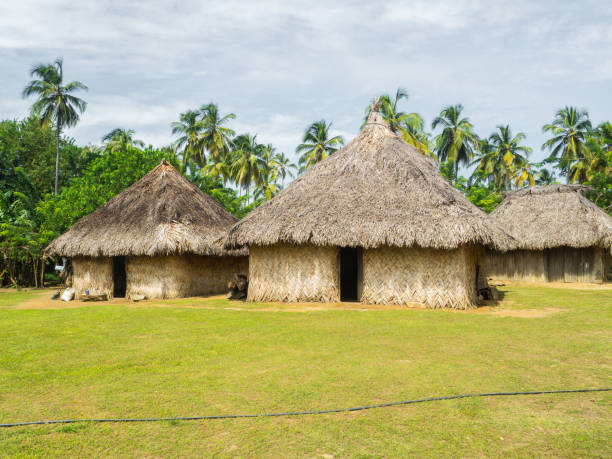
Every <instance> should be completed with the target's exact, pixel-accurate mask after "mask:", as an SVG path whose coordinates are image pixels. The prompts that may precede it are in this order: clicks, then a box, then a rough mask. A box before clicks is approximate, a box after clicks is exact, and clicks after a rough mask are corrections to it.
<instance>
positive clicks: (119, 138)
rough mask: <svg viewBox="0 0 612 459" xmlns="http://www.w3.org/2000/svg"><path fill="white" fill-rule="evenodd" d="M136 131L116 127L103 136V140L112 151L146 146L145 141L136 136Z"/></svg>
mask: <svg viewBox="0 0 612 459" xmlns="http://www.w3.org/2000/svg"><path fill="white" fill-rule="evenodd" d="M135 132H136V131H134V130H133V129H121V128H115V129H113V130H112V131H110V132H109V133H108V134H106V135H105V136H104V137H102V142H103V143H106V144H107V146H109V147H110V149H111V150H112V151H118V150H126V149H128V148H144V146H145V144H144V142H143V141H142V140H139V139H135V138H134V134H135Z"/></svg>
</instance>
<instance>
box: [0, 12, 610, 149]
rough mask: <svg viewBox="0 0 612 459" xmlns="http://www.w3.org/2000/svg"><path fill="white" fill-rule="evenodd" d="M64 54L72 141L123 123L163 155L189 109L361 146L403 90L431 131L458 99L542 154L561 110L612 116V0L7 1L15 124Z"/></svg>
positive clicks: (6, 52)
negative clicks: (50, 65)
mask: <svg viewBox="0 0 612 459" xmlns="http://www.w3.org/2000/svg"><path fill="white" fill-rule="evenodd" d="M128 3H129V4H130V6H126V4H128ZM58 56H62V57H63V58H64V72H65V76H66V78H67V80H68V81H70V80H79V81H82V82H84V83H85V84H87V85H88V86H89V92H88V93H86V94H84V95H83V97H84V98H85V99H86V100H87V101H88V103H89V105H88V108H87V111H86V113H85V114H84V115H83V117H82V121H81V122H80V124H79V125H78V126H77V127H76V128H73V129H71V130H70V131H68V135H70V136H73V137H75V138H76V140H77V142H78V143H80V144H86V143H90V142H91V143H100V137H101V136H102V135H104V134H105V133H106V132H108V131H109V130H110V129H112V128H115V127H123V128H131V129H134V130H136V137H137V138H140V139H143V140H144V141H145V142H147V143H152V144H153V145H156V146H162V145H164V144H167V143H169V142H171V141H172V140H173V137H172V135H171V132H170V123H171V122H172V121H175V120H177V119H178V116H179V113H181V112H183V111H185V110H187V109H190V108H197V107H199V106H200V105H202V104H204V103H207V102H209V101H214V102H216V103H217V104H218V105H219V107H220V109H221V111H222V112H224V113H227V112H233V113H236V115H237V119H236V120H235V121H234V122H233V125H232V127H233V128H234V129H235V130H236V131H237V133H243V132H250V133H257V134H258V139H259V140H260V142H263V143H272V144H274V145H275V146H276V147H277V150H279V151H284V152H286V153H288V154H290V155H291V156H292V157H295V154H294V150H295V147H296V145H297V144H298V143H299V141H300V137H301V135H302V133H303V131H304V129H305V128H306V127H307V125H308V124H309V123H311V122H312V121H314V120H317V119H321V118H324V119H326V120H327V121H333V123H334V124H333V125H334V128H335V131H336V133H340V134H342V135H343V136H345V139H346V140H350V139H351V138H352V137H354V136H355V135H356V134H357V132H358V130H359V126H360V124H361V121H362V118H363V113H364V108H365V106H366V105H367V104H368V102H369V101H370V100H371V99H372V98H373V97H374V96H375V95H377V94H380V93H382V92H395V90H396V88H397V87H403V88H406V89H407V90H408V92H409V94H410V99H409V100H408V102H407V103H405V104H404V105H403V107H402V108H403V109H404V110H405V111H416V112H418V113H420V114H421V115H422V116H423V117H424V118H425V121H426V123H427V124H428V127H429V126H430V123H431V120H432V119H433V117H434V116H436V114H437V113H439V111H440V109H441V108H442V107H443V106H444V105H449V104H455V103H462V104H463V105H464V106H465V115H466V116H468V117H469V118H470V120H471V121H472V123H473V124H474V125H475V128H476V132H477V133H478V134H479V135H481V136H486V135H489V134H490V133H491V132H492V131H493V130H494V129H495V126H496V125H498V124H502V123H503V124H506V123H510V125H511V127H512V129H513V130H514V131H515V132H516V131H523V132H524V133H525V134H526V135H527V144H528V145H529V146H531V147H533V148H534V153H533V156H532V159H533V160H539V159H542V158H543V157H544V153H542V152H541V151H540V145H541V144H542V142H543V141H544V136H543V135H542V134H541V127H542V125H543V124H544V123H547V122H550V121H551V120H552V118H553V116H554V113H555V111H556V110H557V109H559V108H561V107H562V106H564V105H576V106H578V107H580V108H584V109H587V110H588V111H589V114H590V115H591V119H592V120H593V122H594V123H599V122H601V121H603V120H609V119H612V113H611V112H612V1H610V0H592V1H563V0H551V1H520V0H513V1H507V0H506V1H499V2H498V1H492V0H473V1H467V0H466V1H461V0H448V1H435V0H426V1H403V2H402V1H384V2H376V1H371V0H370V1H344V2H341V1H329V0H327V1H322V2H319V1H315V0H308V1H305V2H290V1H281V0H278V1H259V2H256V1H244V2H234V1H228V0H224V1H215V2H205V1H189V0H183V1H161V0H159V1H156V0H149V1H132V2H125V1H122V2H119V1H101V0H98V1H86V0H71V1H66V0H53V1H49V0H47V1H44V0H38V1H36V0H18V1H14V0H2V1H1V2H0V78H1V85H0V118H2V119H4V118H19V117H22V116H24V115H26V113H27V111H28V107H29V105H30V104H31V102H32V101H31V100H25V101H24V100H22V99H21V90H22V89H23V86H24V85H25V84H26V82H27V81H28V79H29V74H28V72H29V70H30V68H31V67H32V64H34V63H37V62H50V61H52V60H53V59H54V58H56V57H58Z"/></svg>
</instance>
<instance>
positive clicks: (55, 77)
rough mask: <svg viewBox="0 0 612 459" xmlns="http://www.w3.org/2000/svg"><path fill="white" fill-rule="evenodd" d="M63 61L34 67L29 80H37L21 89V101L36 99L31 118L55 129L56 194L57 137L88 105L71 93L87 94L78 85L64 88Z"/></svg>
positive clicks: (57, 188) (82, 85)
mask: <svg viewBox="0 0 612 459" xmlns="http://www.w3.org/2000/svg"><path fill="white" fill-rule="evenodd" d="M63 65H64V60H63V59H62V58H61V57H58V58H57V59H55V61H54V62H53V63H51V64H37V65H35V66H34V67H33V68H32V70H31V71H30V76H32V77H36V79H34V80H32V81H30V82H29V83H28V84H27V85H26V87H25V88H24V89H23V92H22V96H23V97H24V98H26V97H29V96H31V95H36V96H37V97H38V98H37V100H36V102H34V104H33V105H32V107H31V111H32V114H33V115H34V116H36V117H37V118H38V119H39V120H40V122H41V123H42V124H44V125H47V126H48V125H49V124H51V123H52V124H53V125H55V136H56V155H55V194H58V192H59V174H60V172H59V158H60V136H61V133H62V130H63V129H65V128H69V127H72V126H74V125H76V124H77V123H78V121H79V114H82V113H83V112H84V111H85V109H86V108H87V102H85V101H84V100H83V99H80V98H78V97H76V96H74V95H72V93H74V92H75V91H79V90H83V91H87V89H88V88H87V86H85V85H84V84H83V83H81V82H80V81H71V82H70V83H67V84H64V69H63Z"/></svg>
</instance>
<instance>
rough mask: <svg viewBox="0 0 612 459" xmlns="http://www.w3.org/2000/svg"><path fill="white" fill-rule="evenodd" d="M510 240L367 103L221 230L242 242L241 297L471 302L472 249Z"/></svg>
mask: <svg viewBox="0 0 612 459" xmlns="http://www.w3.org/2000/svg"><path fill="white" fill-rule="evenodd" d="M511 241H512V240H511V238H509V237H508V236H507V235H506V234H505V233H504V232H503V231H501V230H499V229H498V228H497V227H495V225H494V224H492V223H491V222H490V221H489V220H488V218H487V216H486V215H485V214H484V213H483V212H482V211H480V210H479V209H478V208H476V207H475V206H474V205H472V204H471V203H470V202H469V201H468V200H467V199H466V198H465V197H464V196H463V195H462V194H461V193H460V192H459V191H458V190H457V189H455V188H454V187H453V186H452V185H451V184H450V183H449V182H448V181H447V180H446V179H444V178H443V177H442V176H441V175H440V174H439V172H438V170H437V168H436V166H435V165H434V164H433V163H432V161H431V160H430V159H428V158H426V157H425V156H423V155H422V154H420V153H419V152H418V151H417V150H416V149H415V148H413V147H412V146H411V145H408V144H407V143H405V142H404V141H403V140H402V139H401V138H400V137H399V136H397V135H396V134H394V133H393V132H392V131H391V130H390V129H389V127H388V126H387V124H386V122H385V121H384V119H383V118H382V116H381V115H380V113H378V111H377V110H376V108H375V107H373V110H372V112H371V114H370V116H369V119H368V121H367V123H366V125H365V127H364V128H363V130H362V131H361V133H360V134H359V135H358V136H357V137H356V138H355V139H354V140H353V141H352V142H351V143H349V144H348V145H347V146H345V147H344V148H342V149H341V150H339V151H338V152H336V153H335V154H334V155H332V156H330V157H328V158H326V159H324V160H323V161H321V162H320V163H318V164H316V165H314V166H312V167H311V168H309V169H308V171H306V173H305V174H304V175H302V176H301V177H299V178H298V179H296V180H295V181H294V182H293V183H292V184H291V185H290V186H289V187H288V188H287V189H286V190H284V191H282V192H281V193H279V194H278V195H277V196H275V197H274V198H273V199H271V200H270V201H268V202H266V203H265V204H263V205H262V206H260V207H259V208H257V209H256V210H254V211H253V212H251V213H250V214H249V215H248V216H247V217H246V218H245V219H243V220H241V221H240V222H238V223H237V224H236V225H234V226H233V227H232V228H231V230H230V231H229V235H228V246H229V247H240V246H243V245H247V246H248V247H249V251H250V255H249V291H248V299H249V300H253V301H256V300H272V301H323V302H332V301H338V300H349V301H351V300H352V301H362V302H368V303H383V304H406V303H412V302H419V303H425V304H426V305H427V306H429V307H434V308H435V307H453V308H462V309H463V308H468V307H471V306H473V305H474V304H475V303H476V301H477V279H478V277H479V268H478V265H479V255H480V253H481V251H480V249H481V248H482V247H483V245H493V246H495V247H497V248H499V249H505V248H507V247H508V244H511Z"/></svg>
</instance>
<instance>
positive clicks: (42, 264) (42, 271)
mask: <svg viewBox="0 0 612 459" xmlns="http://www.w3.org/2000/svg"><path fill="white" fill-rule="evenodd" d="M40 287H41V288H45V259H44V258H41V259H40Z"/></svg>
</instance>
